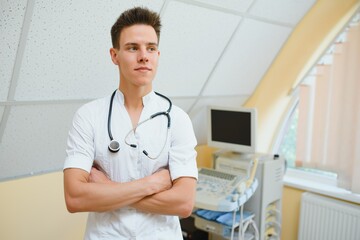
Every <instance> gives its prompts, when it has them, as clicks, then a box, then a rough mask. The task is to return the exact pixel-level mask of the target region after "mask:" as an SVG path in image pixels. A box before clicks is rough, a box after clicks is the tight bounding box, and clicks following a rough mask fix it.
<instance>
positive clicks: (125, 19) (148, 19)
mask: <svg viewBox="0 0 360 240" xmlns="http://www.w3.org/2000/svg"><path fill="white" fill-rule="evenodd" d="M135 24H145V25H149V26H151V27H153V28H154V30H155V32H156V35H157V38H158V42H159V40H160V28H161V21H160V16H159V14H158V13H156V12H153V11H151V10H149V9H148V8H145V7H134V8H131V9H128V10H126V11H125V12H123V13H122V14H121V15H120V17H119V18H118V19H117V20H116V22H115V23H114V25H113V26H112V28H111V41H112V45H113V47H114V48H117V49H118V48H119V47H120V46H119V39H120V34H121V31H122V30H123V29H124V28H126V27H130V26H133V25H135Z"/></svg>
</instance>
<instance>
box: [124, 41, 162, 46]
mask: <svg viewBox="0 0 360 240" xmlns="http://www.w3.org/2000/svg"><path fill="white" fill-rule="evenodd" d="M124 45H125V46H138V45H140V44H138V43H135V42H128V43H125V44H124ZM145 45H147V46H158V44H157V43H156V42H148V43H146V44H145Z"/></svg>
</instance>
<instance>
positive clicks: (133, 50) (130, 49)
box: [128, 47, 137, 52]
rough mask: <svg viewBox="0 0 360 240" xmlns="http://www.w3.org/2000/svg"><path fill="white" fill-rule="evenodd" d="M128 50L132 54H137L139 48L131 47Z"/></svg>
mask: <svg viewBox="0 0 360 240" xmlns="http://www.w3.org/2000/svg"><path fill="white" fill-rule="evenodd" d="M128 50H129V51H130V52H135V51H136V50H137V48H136V47H129V48H128Z"/></svg>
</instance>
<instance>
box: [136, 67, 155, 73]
mask: <svg viewBox="0 0 360 240" xmlns="http://www.w3.org/2000/svg"><path fill="white" fill-rule="evenodd" d="M135 71H140V72H146V71H151V68H148V67H138V68H135Z"/></svg>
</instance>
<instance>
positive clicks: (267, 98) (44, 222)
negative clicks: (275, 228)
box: [0, 0, 359, 240]
mask: <svg viewBox="0 0 360 240" xmlns="http://www.w3.org/2000/svg"><path fill="white" fill-rule="evenodd" d="M358 4H359V1H355V0H319V1H318V2H317V3H316V5H315V7H314V8H313V9H312V10H311V11H310V12H309V14H308V15H307V16H306V17H305V18H304V20H303V21H302V22H301V23H300V24H299V26H298V27H297V29H296V30H295V32H294V33H293V34H292V36H291V37H290V38H289V41H288V42H287V44H286V45H285V47H284V48H283V50H282V51H281V52H280V53H279V55H278V58H277V59H276V61H275V62H274V63H273V65H272V67H271V68H270V69H269V71H268V72H267V74H266V75H265V77H264V79H263V81H262V82H261V83H260V85H259V86H258V88H257V89H256V92H255V93H254V95H253V96H252V97H251V98H250V99H249V101H248V102H247V103H246V105H247V106H255V107H257V108H258V113H259V130H258V133H259V151H261V152H267V151H269V149H270V147H271V143H272V140H273V136H274V134H276V129H277V127H278V124H279V122H280V121H281V118H282V115H283V112H284V110H285V109H286V108H287V105H288V103H289V96H288V92H289V90H290V89H291V87H292V86H293V85H294V84H295V83H296V81H298V80H299V79H300V78H301V74H302V73H304V72H306V71H307V69H308V68H309V66H310V65H309V62H311V60H314V59H317V58H318V56H319V54H320V53H321V52H322V51H323V50H324V48H325V46H327V45H328V43H329V42H330V41H329V39H333V38H334V36H335V35H336V33H337V30H336V26H337V23H338V22H339V21H341V20H342V22H343V21H346V18H347V17H348V15H347V13H349V12H351V11H352V10H353V9H354V7H356V6H358ZM334 26H335V28H334ZM198 152H199V156H198V161H199V165H202V166H208V167H209V166H211V164H210V163H209V162H208V161H207V160H206V159H209V158H211V152H212V149H208V148H206V147H204V146H199V147H198ZM300 193H301V191H299V190H296V189H292V188H285V189H284V201H283V213H284V215H283V235H282V236H283V237H282V239H284V240H293V239H296V236H297V223H298V215H299V207H298V206H299V201H300ZM0 194H1V200H0V239H6V240H15V239H16V240H18V239H37V240H48V239H52V240H64V239H82V236H83V232H84V228H85V221H86V216H87V215H86V214H69V213H67V211H66V208H65V205H64V198H63V185H62V172H57V173H50V174H45V175H40V176H35V177H29V178H23V179H19V180H13V181H6V182H1V183H0Z"/></svg>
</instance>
